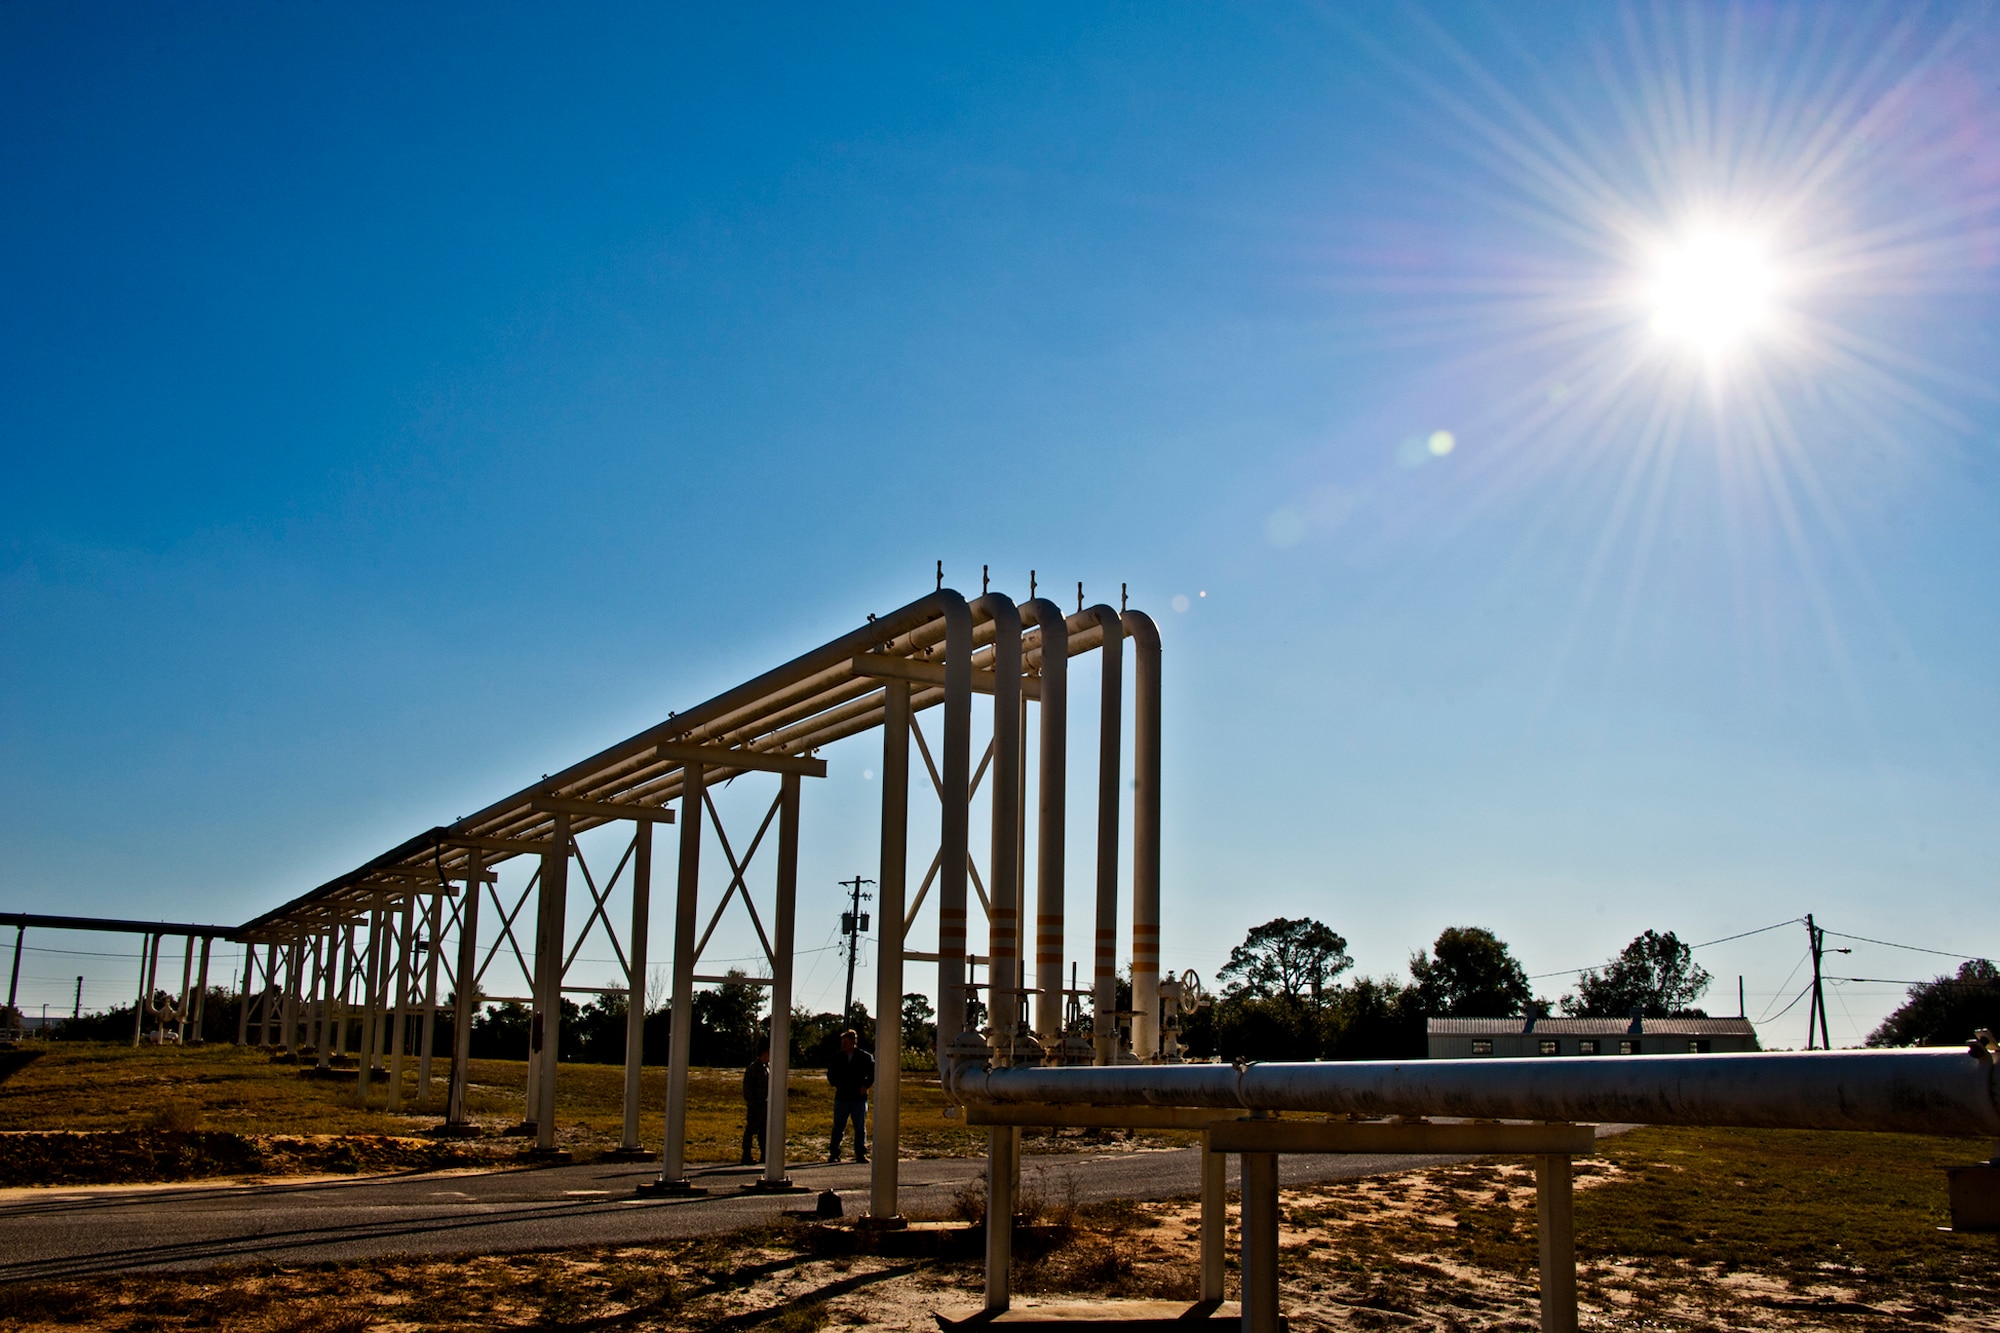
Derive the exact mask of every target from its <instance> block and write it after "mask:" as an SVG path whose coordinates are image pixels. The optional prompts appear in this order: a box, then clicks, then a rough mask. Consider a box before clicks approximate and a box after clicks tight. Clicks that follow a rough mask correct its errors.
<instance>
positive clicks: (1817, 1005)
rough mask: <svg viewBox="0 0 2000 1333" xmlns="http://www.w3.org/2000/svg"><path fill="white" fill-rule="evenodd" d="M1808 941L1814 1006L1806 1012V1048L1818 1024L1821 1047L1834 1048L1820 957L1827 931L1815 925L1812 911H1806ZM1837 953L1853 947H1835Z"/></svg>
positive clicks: (1808, 1048) (1846, 951) (1824, 1048)
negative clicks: (1827, 1015) (1828, 1025)
mask: <svg viewBox="0 0 2000 1333" xmlns="http://www.w3.org/2000/svg"><path fill="white" fill-rule="evenodd" d="M1806 941H1807V945H1808V947H1809V948H1811V950H1812V965H1813V979H1812V1008H1811V1010H1809V1011H1808V1012H1807V1014H1806V1049H1807V1050H1809V1051H1810V1050H1812V1049H1813V1031H1814V1025H1815V1024H1817V1025H1818V1031H1819V1049H1820V1050H1823V1051H1830V1050H1832V1049H1833V1040H1832V1038H1830V1037H1828V1036H1827V1035H1826V986H1825V984H1824V981H1823V979H1822V977H1821V976H1820V959H1821V957H1822V956H1823V955H1824V954H1825V953H1826V951H1827V950H1826V931H1825V930H1824V929H1822V928H1821V927H1820V926H1818V925H1815V924H1814V922H1813V919H1812V913H1811V912H1807V913H1806ZM1833 952H1835V953H1853V952H1854V950H1852V949H1835V950H1834V951H1833Z"/></svg>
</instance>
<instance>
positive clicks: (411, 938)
mask: <svg viewBox="0 0 2000 1333" xmlns="http://www.w3.org/2000/svg"><path fill="white" fill-rule="evenodd" d="M416 933H417V896H416V895H415V894H410V895H409V896H407V897H405V898H404V899H403V924H402V927H401V929H399V930H398V931H397V932H396V934H397V940H396V1013H395V1018H394V1020H393V1022H392V1024H391V1027H390V1031H389V1109H390V1110H391V1111H400V1110H402V1109H403V1055H404V1048H405V1047H407V1046H408V1045H409V1032H410V962H411V956H412V946H413V945H415V944H416Z"/></svg>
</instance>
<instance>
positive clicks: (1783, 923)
mask: <svg viewBox="0 0 2000 1333" xmlns="http://www.w3.org/2000/svg"><path fill="white" fill-rule="evenodd" d="M1804 920H1805V918H1804V917H1802V916H1795V917H1793V918H1791V919H1790V920H1789V921H1779V922H1775V923H1773V924H1772V925H1768V926H1759V927H1757V929H1755V930H1746V931H1744V932H1743V933H1742V934H1740V935H1724V936H1723V937H1722V938H1721V939H1719V940H1704V941H1703V942H1702V943H1700V944H1690V945H1688V948H1690V949H1706V948H1709V947H1711V946H1713V945H1717V944H1727V943H1729V942H1730V941H1731V940H1747V939H1749V938H1750V937H1751V936H1752V935H1762V934H1763V933H1764V932H1766V931H1770V930H1783V929H1784V928H1785V927H1786V926H1796V925H1798V924H1799V923H1800V922H1801V921H1804ZM1826 933H1827V934H1829V935H1831V934H1833V932H1832V931H1830V930H1829V931H1827V932H1826ZM1780 989H1783V988H1782V987H1780Z"/></svg>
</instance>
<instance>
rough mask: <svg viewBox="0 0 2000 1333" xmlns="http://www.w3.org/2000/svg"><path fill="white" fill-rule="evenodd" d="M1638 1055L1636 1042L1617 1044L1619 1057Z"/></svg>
mask: <svg viewBox="0 0 2000 1333" xmlns="http://www.w3.org/2000/svg"><path fill="white" fill-rule="evenodd" d="M1638 1053H1639V1043H1638V1042H1636V1041H1621V1042H1619V1043H1618V1054H1620V1055H1637V1054H1638Z"/></svg>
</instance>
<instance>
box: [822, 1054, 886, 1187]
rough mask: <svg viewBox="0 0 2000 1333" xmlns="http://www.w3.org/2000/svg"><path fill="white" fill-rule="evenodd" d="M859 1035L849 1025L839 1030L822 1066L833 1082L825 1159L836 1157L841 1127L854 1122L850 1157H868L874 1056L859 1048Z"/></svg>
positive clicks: (863, 1159)
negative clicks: (830, 1133)
mask: <svg viewBox="0 0 2000 1333" xmlns="http://www.w3.org/2000/svg"><path fill="white" fill-rule="evenodd" d="M860 1040H861V1038H860V1035H859V1034H858V1033H856V1032H855V1031H854V1029H852V1028H849V1029H848V1030H847V1031H845V1032H843V1033H841V1034H840V1052H839V1054H837V1055H835V1056H834V1057H833V1063H832V1064H830V1065H828V1066H827V1067H826V1081H827V1082H828V1083H831V1084H833V1143H832V1144H831V1145H830V1146H829V1147H828V1148H827V1150H826V1160H827V1161H829V1162H837V1161H839V1160H840V1138H841V1131H843V1130H844V1129H845V1128H846V1127H847V1122H848V1121H850V1120H852V1121H853V1122H854V1160H855V1161H857V1162H865V1161H867V1160H868V1090H869V1089H870V1088H872V1087H874V1086H875V1057H874V1056H872V1055H870V1054H869V1053H868V1052H866V1051H864V1050H862V1049H860V1045H859V1043H860Z"/></svg>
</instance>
